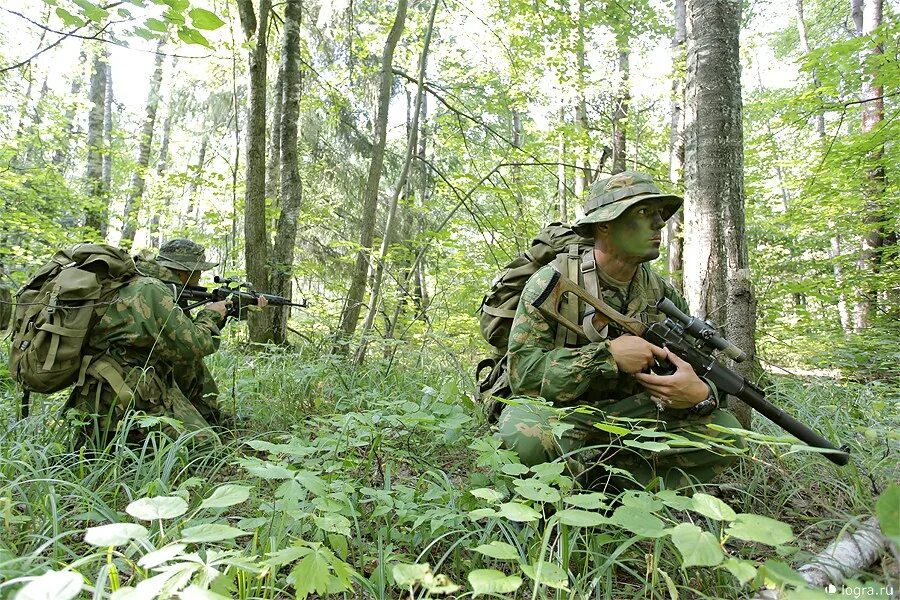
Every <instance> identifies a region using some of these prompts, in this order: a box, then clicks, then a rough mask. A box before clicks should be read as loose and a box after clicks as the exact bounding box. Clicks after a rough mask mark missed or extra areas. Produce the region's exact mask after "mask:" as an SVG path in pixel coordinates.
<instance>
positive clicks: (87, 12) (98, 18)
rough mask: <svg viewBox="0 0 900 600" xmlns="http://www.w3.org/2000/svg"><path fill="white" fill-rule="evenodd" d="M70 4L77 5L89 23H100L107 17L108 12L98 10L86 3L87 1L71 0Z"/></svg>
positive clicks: (101, 9)
mask: <svg viewBox="0 0 900 600" xmlns="http://www.w3.org/2000/svg"><path fill="white" fill-rule="evenodd" d="M72 2H74V3H75V4H77V5H78V7H79V8H80V9H81V12H82V13H84V16H85V17H87V18H88V19H90V20H91V21H95V22H97V23H102V22H103V19H105V18H106V17H108V16H109V11H108V10H106V9H103V8H100V7H99V6H97V5H96V4H94V3H92V2H88V0H72Z"/></svg>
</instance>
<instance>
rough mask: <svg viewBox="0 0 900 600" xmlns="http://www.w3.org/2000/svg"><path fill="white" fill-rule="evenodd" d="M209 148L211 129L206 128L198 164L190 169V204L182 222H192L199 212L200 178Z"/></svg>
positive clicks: (198, 152)
mask: <svg viewBox="0 0 900 600" xmlns="http://www.w3.org/2000/svg"><path fill="white" fill-rule="evenodd" d="M208 148H209V129H208V128H204V131H203V137H202V138H200V149H199V150H198V151H197V163H196V164H195V165H194V168H193V169H189V171H192V172H191V174H190V178H189V180H188V190H187V196H188V204H187V210H185V211H184V215H182V218H181V219H179V220H180V221H184V220H186V221H188V222H190V221H192V220H194V213H195V212H196V211H197V208H198V206H199V203H198V202H197V193H198V191H199V189H200V178H201V174H202V173H203V168H204V166H205V165H206V151H207V149H208Z"/></svg>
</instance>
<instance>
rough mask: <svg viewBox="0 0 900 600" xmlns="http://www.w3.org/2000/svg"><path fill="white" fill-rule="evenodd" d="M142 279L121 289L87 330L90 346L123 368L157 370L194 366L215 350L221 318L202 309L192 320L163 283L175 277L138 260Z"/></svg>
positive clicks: (166, 270) (217, 346) (164, 270)
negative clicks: (127, 366) (104, 353)
mask: <svg viewBox="0 0 900 600" xmlns="http://www.w3.org/2000/svg"><path fill="white" fill-rule="evenodd" d="M137 266H138V272H139V273H141V274H142V275H149V276H143V277H138V278H137V279H135V280H134V281H132V282H131V283H129V284H128V285H126V286H124V287H123V288H122V289H120V290H119V292H118V294H117V296H116V298H114V302H113V303H112V304H111V305H110V306H109V308H107V309H106V312H105V313H104V314H103V316H102V317H101V318H100V320H99V321H98V322H97V324H96V325H95V326H94V328H93V330H92V331H91V336H90V339H89V340H88V344H89V346H90V347H91V348H94V349H106V348H108V352H109V354H110V356H111V357H112V358H113V360H114V361H116V362H118V363H119V364H122V365H126V364H127V365H143V364H145V363H146V364H149V365H154V366H157V367H170V368H171V367H177V366H178V365H191V364H194V365H196V362H197V361H198V360H201V359H202V358H203V357H204V356H206V355H208V354H212V353H213V352H215V351H216V350H217V349H218V348H219V341H220V340H219V333H220V332H219V325H218V324H219V322H220V317H219V315H218V314H217V313H216V312H214V311H210V310H201V311H199V312H198V313H197V315H196V316H195V317H193V318H191V317H189V316H187V315H186V314H185V313H184V311H183V310H182V309H181V308H179V307H178V305H177V304H176V299H175V295H174V290H173V289H172V287H171V286H169V285H167V284H165V283H163V281H162V280H161V279H163V278H165V279H166V280H167V281H172V280H173V279H174V280H175V281H177V277H175V275H174V273H172V272H171V271H169V270H168V269H166V268H165V267H162V266H159V265H156V264H155V263H153V262H152V261H142V260H138V261H137Z"/></svg>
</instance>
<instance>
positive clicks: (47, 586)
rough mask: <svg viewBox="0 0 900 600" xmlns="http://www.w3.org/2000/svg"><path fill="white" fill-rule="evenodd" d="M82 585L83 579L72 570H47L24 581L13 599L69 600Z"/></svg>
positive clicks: (79, 591) (79, 590)
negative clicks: (23, 585) (26, 581)
mask: <svg viewBox="0 0 900 600" xmlns="http://www.w3.org/2000/svg"><path fill="white" fill-rule="evenodd" d="M82 587H84V579H83V578H82V577H81V575H79V574H78V573H75V572H74V571H47V572H46V573H44V574H43V575H41V576H40V577H35V578H34V579H32V580H31V581H29V582H28V583H26V584H25V587H23V588H22V589H20V590H19V592H18V593H17V594H16V597H15V600H71V599H72V598H75V597H76V596H78V594H79V593H81V588H82Z"/></svg>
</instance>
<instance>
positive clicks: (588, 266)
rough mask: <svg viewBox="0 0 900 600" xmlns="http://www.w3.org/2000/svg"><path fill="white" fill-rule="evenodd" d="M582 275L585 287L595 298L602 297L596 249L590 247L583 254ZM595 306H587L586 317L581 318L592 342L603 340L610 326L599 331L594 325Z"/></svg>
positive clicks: (585, 331) (583, 328) (586, 333)
mask: <svg viewBox="0 0 900 600" xmlns="http://www.w3.org/2000/svg"><path fill="white" fill-rule="evenodd" d="M581 277H582V279H583V281H584V289H585V290H586V291H587V293H589V294H590V295H591V296H593V297H594V298H599V297H600V283H599V279H598V278H597V262H596V261H595V260H594V249H593V248H588V249H586V250H585V251H584V252H583V253H582V255H581ZM595 312H596V311H595V310H594V308H593V307H587V308H586V309H585V311H584V318H583V319H582V320H581V329H582V330H583V331H584V335H585V336H587V339H589V340H590V341H592V342H602V341H603V340H605V339H606V338H607V335H608V333H609V328H608V327H604V328H603V329H602V330H601V331H597V328H596V327H594V313H595Z"/></svg>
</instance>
